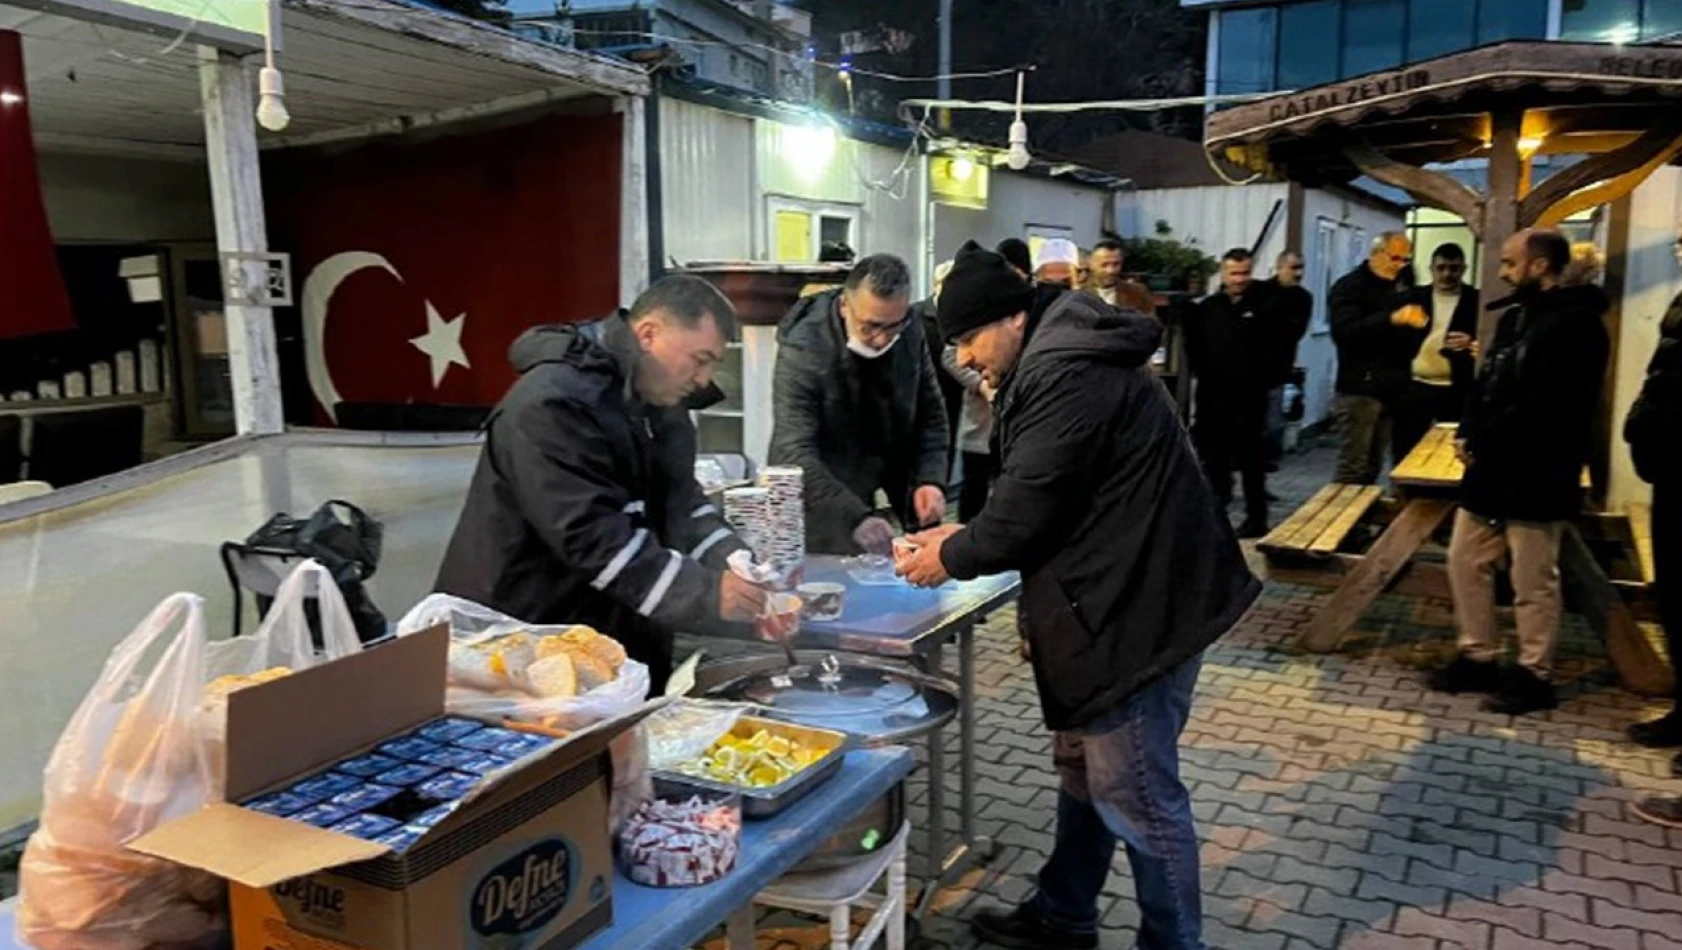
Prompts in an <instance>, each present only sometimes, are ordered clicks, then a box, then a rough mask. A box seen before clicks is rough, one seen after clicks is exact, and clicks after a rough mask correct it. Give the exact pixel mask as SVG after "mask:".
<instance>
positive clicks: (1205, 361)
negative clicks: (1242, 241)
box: [1184, 248, 1286, 538]
mask: <svg viewBox="0 0 1682 950" xmlns="http://www.w3.org/2000/svg"><path fill="white" fill-rule="evenodd" d="M1253 265H1254V262H1253V261H1252V260H1251V257H1250V252H1249V251H1247V250H1244V249H1243V248H1233V249H1232V250H1230V251H1227V252H1226V254H1224V255H1222V257H1221V286H1220V289H1218V290H1216V291H1215V292H1214V293H1212V294H1210V295H1209V296H1207V297H1205V298H1203V300H1202V301H1201V302H1200V303H1198V305H1197V308H1196V309H1195V310H1193V311H1192V312H1191V313H1190V314H1189V315H1188V316H1187V319H1186V323H1185V331H1184V332H1185V341H1186V358H1187V360H1188V362H1189V364H1190V366H1191V373H1192V376H1193V378H1195V379H1196V380H1197V396H1196V410H1197V412H1196V421H1195V422H1194V423H1193V425H1192V441H1193V443H1194V444H1195V445H1196V446H1197V454H1198V456H1199V458H1201V460H1202V462H1203V472H1204V474H1205V475H1207V476H1209V482H1210V484H1212V485H1213V486H1214V489H1215V503H1216V504H1217V505H1219V506H1220V508H1221V511H1222V512H1225V511H1226V508H1227V506H1228V505H1230V504H1232V473H1233V470H1234V469H1236V470H1238V471H1239V472H1241V473H1243V476H1244V525H1243V527H1241V528H1239V529H1238V536H1239V537H1241V538H1259V537H1261V536H1262V535H1264V534H1266V533H1267V443H1266V438H1267V393H1268V390H1269V389H1271V388H1272V384H1273V377H1274V375H1275V374H1276V371H1277V370H1276V367H1275V365H1274V364H1275V361H1276V359H1277V355H1276V354H1277V353H1278V351H1279V350H1280V348H1281V347H1282V346H1283V343H1282V339H1283V337H1284V335H1285V332H1286V328H1285V327H1284V325H1283V324H1282V322H1281V321H1280V319H1279V315H1278V311H1277V309H1276V308H1275V306H1274V304H1275V303H1276V302H1277V300H1276V298H1275V297H1274V296H1273V295H1271V294H1268V293H1267V292H1266V291H1265V289H1264V288H1263V287H1262V285H1261V284H1259V283H1256V282H1254V281H1252V280H1251V267H1252V266H1253Z"/></svg>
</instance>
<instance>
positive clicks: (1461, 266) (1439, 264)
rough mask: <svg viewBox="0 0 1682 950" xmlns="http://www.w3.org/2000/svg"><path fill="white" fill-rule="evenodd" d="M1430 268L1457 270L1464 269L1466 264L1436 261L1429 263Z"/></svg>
mask: <svg viewBox="0 0 1682 950" xmlns="http://www.w3.org/2000/svg"><path fill="white" fill-rule="evenodd" d="M1431 269H1432V270H1440V271H1448V272H1458V271H1463V270H1465V269H1466V265H1465V264H1463V263H1460V262H1458V261H1438V262H1437V263H1435V264H1432V265H1431Z"/></svg>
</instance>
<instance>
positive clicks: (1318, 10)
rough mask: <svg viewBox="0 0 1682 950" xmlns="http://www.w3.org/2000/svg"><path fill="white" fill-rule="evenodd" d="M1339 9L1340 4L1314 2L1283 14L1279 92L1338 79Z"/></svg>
mask: <svg viewBox="0 0 1682 950" xmlns="http://www.w3.org/2000/svg"><path fill="white" fill-rule="evenodd" d="M1338 8H1339V4H1338V0H1312V2H1309V3H1293V4H1291V5H1290V6H1288V7H1284V8H1283V9H1281V10H1280V11H1279V88H1281V89H1305V88H1307V87H1309V86H1318V85H1320V84H1321V83H1325V82H1331V81H1332V80H1334V79H1337V78H1338V62H1337V59H1338V22H1339V19H1338V12H1339V11H1338Z"/></svg>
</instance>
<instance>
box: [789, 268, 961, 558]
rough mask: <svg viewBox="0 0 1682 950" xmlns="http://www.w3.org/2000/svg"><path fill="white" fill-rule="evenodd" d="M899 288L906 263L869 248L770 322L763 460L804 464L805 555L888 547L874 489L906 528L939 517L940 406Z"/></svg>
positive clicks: (943, 438)
mask: <svg viewBox="0 0 1682 950" xmlns="http://www.w3.org/2000/svg"><path fill="white" fill-rule="evenodd" d="M910 293H911V272H910V270H909V269H908V268H907V267H906V266H905V262H904V261H902V260H900V259H899V258H897V257H893V256H891V255H888V254H876V255H872V256H870V257H866V258H864V259H863V260H861V261H859V262H858V264H857V265H855V266H854V267H853V270H852V273H850V274H848V275H847V280H846V283H845V284H844V285H843V286H842V287H841V288H840V289H838V290H829V291H825V292H823V293H819V294H814V295H812V296H809V297H805V298H803V299H802V300H801V301H800V302H799V303H797V304H795V305H794V309H792V310H790V311H789V312H788V315H787V316H785V317H783V320H782V323H781V324H779V325H778V327H777V344H778V345H777V365H776V369H775V371H774V372H773V374H772V383H771V386H772V412H773V414H774V418H773V421H772V428H771V451H770V462H771V464H772V465H798V466H800V467H801V468H802V469H804V470H805V483H806V547H807V549H808V550H810V551H815V552H820V553H824V554H857V553H859V552H861V551H864V552H872V553H881V554H886V553H888V550H889V548H890V546H891V544H892V542H893V536H894V530H893V526H892V525H891V524H890V523H889V521H888V520H887V519H886V518H885V517H883V516H882V515H881V514H879V513H878V512H877V509H876V502H875V499H876V492H877V491H879V490H880V491H883V492H885V493H886V494H887V497H888V503H889V505H890V506H891V507H892V509H893V513H894V514H895V515H896V516H897V517H898V519H899V521H900V524H901V525H902V526H903V527H905V528H906V529H907V530H916V529H917V528H921V527H922V526H924V525H927V524H936V523H939V521H940V519H941V518H942V517H943V516H944V515H945V513H946V478H947V475H948V467H947V445H948V440H947V434H946V433H947V430H946V404H945V401H944V400H943V399H942V398H941V395H940V378H939V374H938V371H937V370H936V369H935V361H934V360H933V359H931V358H930V356H929V349H928V347H927V345H926V344H925V343H924V342H923V326H922V324H921V323H919V322H918V321H917V320H916V319H914V318H913V315H912V314H911V313H910V305H911V300H910Z"/></svg>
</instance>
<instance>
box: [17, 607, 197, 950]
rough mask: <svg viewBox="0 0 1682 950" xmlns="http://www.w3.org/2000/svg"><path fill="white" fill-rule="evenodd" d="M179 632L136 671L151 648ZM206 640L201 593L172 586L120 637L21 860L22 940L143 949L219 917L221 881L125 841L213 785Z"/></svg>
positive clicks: (181, 810)
mask: <svg viewBox="0 0 1682 950" xmlns="http://www.w3.org/2000/svg"><path fill="white" fill-rule="evenodd" d="M172 632H173V633H174V639H173V640H171V641H169V645H168V646H167V647H165V648H164V650H163V652H162V654H161V655H160V656H158V658H157V660H156V662H155V664H154V665H153V667H152V671H151V674H150V675H149V676H145V677H144V679H142V675H141V665H142V663H143V661H144V660H145V659H146V657H147V655H148V652H149V651H150V650H151V649H152V648H153V647H154V646H155V645H156V644H158V643H160V642H162V641H164V639H165V638H166V637H167V636H168V635H170V634H171V633H172ZM206 645H207V644H206V637H205V628H204V601H203V600H202V599H201V598H199V597H197V596H195V595H193V594H174V595H172V596H170V597H168V598H167V599H165V600H164V602H163V603H161V604H159V605H158V606H157V608H156V609H154V610H153V611H152V612H151V614H149V615H148V616H147V617H146V619H145V620H143V621H141V623H140V625H139V626H138V627H136V628H135V629H134V631H133V632H132V633H130V634H129V635H128V637H127V639H125V640H123V642H122V643H120V644H118V646H117V648H116V650H115V651H113V652H112V654H111V657H110V659H109V660H107V661H106V664H105V669H104V671H103V672H102V673H101V674H100V676H99V679H98V681H96V682H95V683H94V686H93V689H92V690H90V691H89V692H88V695H87V696H86V698H84V699H83V700H82V704H81V705H80V706H79V707H77V709H76V712H75V714H74V715H73V716H71V718H70V723H69V725H67V726H65V728H64V733H63V734H62V735H61V736H59V740H58V744H57V745H56V746H55V747H54V748H53V752H52V756H51V757H50V758H49V759H48V761H47V770H46V785H45V789H44V798H45V804H44V806H43V808H42V811H41V827H40V829H39V830H38V831H36V832H35V834H34V836H33V837H31V838H30V840H29V845H28V847H27V848H26V849H25V850H24V854H23V863H22V865H21V867H20V869H19V871H20V880H19V884H20V887H21V891H22V894H21V898H20V903H19V906H18V918H17V922H18V934H19V936H20V937H21V938H22V940H23V941H24V943H26V944H27V945H29V946H32V947H35V948H36V950H143V948H146V947H151V946H153V945H154V944H171V943H185V942H188V941H192V940H196V939H199V938H201V937H203V936H205V935H206V934H208V933H210V932H211V931H214V930H215V929H217V928H218V927H220V926H221V923H222V922H221V920H220V918H219V916H218V915H219V911H218V910H217V909H216V907H217V903H218V898H219V896H220V894H221V882H219V881H218V880H217V879H216V878H214V877H212V876H211V875H208V874H205V873H203V872H200V871H192V870H188V869H186V868H182V867H180V866H179V865H176V864H173V863H171V862H168V861H163V860H160V859H158V858H151V857H147V856H145V855H141V854H136V853H134V852H131V851H129V850H127V849H126V848H125V847H124V844H125V843H126V842H129V841H132V840H134V839H135V838H137V837H139V836H140V835H142V834H144V833H145V832H147V831H150V830H151V829H152V828H155V827H157V826H158V825H159V824H162V823H163V822H166V821H170V820H172V819H175V818H179V817H181V816H183V815H186V814H189V813H191V812H193V811H196V810H198V809H199V808H202V807H203V806H204V805H205V804H206V803H207V802H209V801H210V800H211V799H212V795H213V788H214V784H215V781H214V777H213V775H212V773H211V768H210V763H209V760H208V759H207V757H206V755H205V750H204V746H203V743H202V742H201V741H200V736H199V730H198V725H197V710H198V705H199V693H200V690H201V688H202V687H203V685H204V668H205V647H206Z"/></svg>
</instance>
